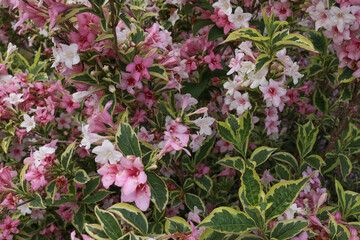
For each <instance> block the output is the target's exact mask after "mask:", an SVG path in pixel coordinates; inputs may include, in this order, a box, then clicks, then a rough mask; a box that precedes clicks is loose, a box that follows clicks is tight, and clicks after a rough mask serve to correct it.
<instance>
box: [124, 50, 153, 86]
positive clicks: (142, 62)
mask: <svg viewBox="0 0 360 240" xmlns="http://www.w3.org/2000/svg"><path fill="white" fill-rule="evenodd" d="M153 62H154V59H152V58H147V59H143V58H141V57H139V56H137V55H136V56H135V58H134V62H133V63H130V64H128V65H127V66H126V71H128V72H131V74H132V75H133V77H134V79H135V80H136V81H140V80H141V77H144V78H146V79H150V74H149V71H148V68H149V67H150V66H151V65H152V64H153Z"/></svg>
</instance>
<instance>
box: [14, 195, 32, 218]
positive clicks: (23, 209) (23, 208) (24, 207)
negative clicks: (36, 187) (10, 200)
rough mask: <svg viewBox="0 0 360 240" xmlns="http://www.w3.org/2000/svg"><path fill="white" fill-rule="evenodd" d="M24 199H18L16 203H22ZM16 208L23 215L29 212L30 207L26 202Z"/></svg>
mask: <svg viewBox="0 0 360 240" xmlns="http://www.w3.org/2000/svg"><path fill="white" fill-rule="evenodd" d="M23 202H24V200H22V199H20V200H19V203H18V204H22V203H23ZM17 209H18V210H19V211H20V212H21V215H23V216H25V215H26V214H31V213H32V211H31V209H30V208H29V207H28V206H27V204H22V205H20V206H18V207H17Z"/></svg>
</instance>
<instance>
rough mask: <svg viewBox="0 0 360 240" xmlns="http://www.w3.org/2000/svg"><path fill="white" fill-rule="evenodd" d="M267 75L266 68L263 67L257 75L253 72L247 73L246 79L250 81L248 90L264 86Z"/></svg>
mask: <svg viewBox="0 0 360 240" xmlns="http://www.w3.org/2000/svg"><path fill="white" fill-rule="evenodd" d="M267 73H268V68H267V67H264V68H263V69H261V70H260V71H258V72H257V73H255V71H253V72H251V73H249V75H248V79H249V81H250V88H257V87H258V86H262V85H266V84H267V80H266V74H267Z"/></svg>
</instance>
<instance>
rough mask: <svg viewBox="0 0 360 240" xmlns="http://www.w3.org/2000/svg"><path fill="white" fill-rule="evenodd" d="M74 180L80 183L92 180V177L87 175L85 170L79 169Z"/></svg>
mask: <svg viewBox="0 0 360 240" xmlns="http://www.w3.org/2000/svg"><path fill="white" fill-rule="evenodd" d="M74 181H75V182H76V183H79V184H85V183H87V182H88V181H90V177H89V176H88V175H87V173H86V172H85V170H83V169H79V170H77V171H76V173H75V178H74Z"/></svg>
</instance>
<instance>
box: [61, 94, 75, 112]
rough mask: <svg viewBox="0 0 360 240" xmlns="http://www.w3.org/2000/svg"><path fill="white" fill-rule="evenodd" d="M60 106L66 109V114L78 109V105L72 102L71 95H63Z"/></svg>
mask: <svg viewBox="0 0 360 240" xmlns="http://www.w3.org/2000/svg"><path fill="white" fill-rule="evenodd" d="M60 106H61V107H63V108H66V111H67V112H68V113H72V112H73V111H74V109H75V108H79V107H80V103H77V102H73V97H72V96H71V95H70V96H68V95H63V97H62V101H61V103H60Z"/></svg>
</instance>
